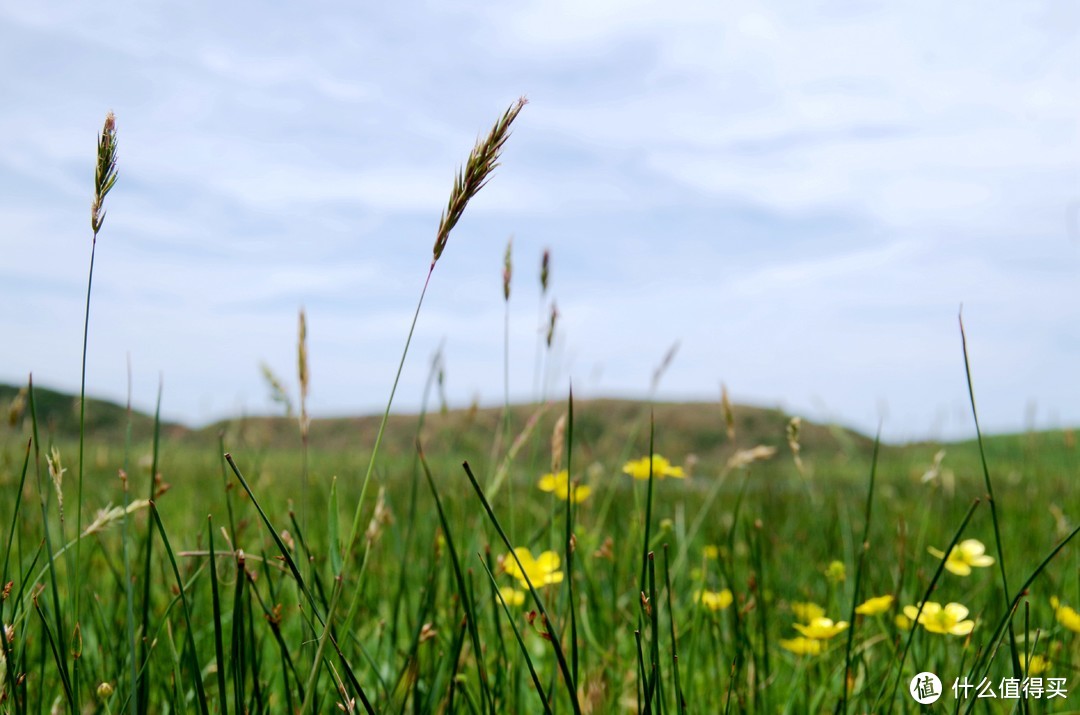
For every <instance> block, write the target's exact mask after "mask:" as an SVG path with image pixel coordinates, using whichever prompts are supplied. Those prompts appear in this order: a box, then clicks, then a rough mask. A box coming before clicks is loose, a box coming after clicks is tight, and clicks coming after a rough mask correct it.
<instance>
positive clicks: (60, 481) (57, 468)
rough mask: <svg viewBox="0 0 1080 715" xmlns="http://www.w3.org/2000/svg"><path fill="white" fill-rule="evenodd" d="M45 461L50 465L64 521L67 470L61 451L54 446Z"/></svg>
mask: <svg viewBox="0 0 1080 715" xmlns="http://www.w3.org/2000/svg"><path fill="white" fill-rule="evenodd" d="M45 461H46V463H47V464H48V465H49V477H50V478H51V479H52V483H53V487H55V488H56V502H57V504H59V505H60V520H61V521H63V520H64V472H66V471H67V468H66V467H64V466H63V464H61V462H60V450H59V449H57V448H56V446H55V445H54V446H53V448H52V449H51V450H49V453H48V454H47V455H45Z"/></svg>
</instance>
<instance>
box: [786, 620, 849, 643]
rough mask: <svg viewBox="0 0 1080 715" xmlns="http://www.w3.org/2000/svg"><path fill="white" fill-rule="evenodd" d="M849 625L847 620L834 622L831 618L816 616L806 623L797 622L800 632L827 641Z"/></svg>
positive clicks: (796, 627) (796, 626)
mask: <svg viewBox="0 0 1080 715" xmlns="http://www.w3.org/2000/svg"><path fill="white" fill-rule="evenodd" d="M847 627H848V624H847V621H840V622H839V623H833V621H832V619H831V618H815V619H814V620H812V621H810V623H809V624H806V625H803V624H802V623H796V624H795V630H797V631H798V632H799V633H802V634H803V635H804V636H806V637H807V638H813V639H814V640H819V641H827V640H829V639H830V638H832V637H833V636H835V635H836V634H837V633H839V632H840V631H842V630H844V629H845V628H847Z"/></svg>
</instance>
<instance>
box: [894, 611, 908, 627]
mask: <svg viewBox="0 0 1080 715" xmlns="http://www.w3.org/2000/svg"><path fill="white" fill-rule="evenodd" d="M893 622H894V623H896V627H897V628H899V629H900V630H902V631H910V630H911V619H910V618H908V617H907V616H905V615H904V614H903V613H897V614H896V618H895V619H893Z"/></svg>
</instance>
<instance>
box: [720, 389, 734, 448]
mask: <svg viewBox="0 0 1080 715" xmlns="http://www.w3.org/2000/svg"><path fill="white" fill-rule="evenodd" d="M720 410H721V411H722V412H723V413H724V427H725V428H726V429H727V436H728V439H730V440H734V439H735V410H734V409H733V408H732V407H731V397H730V396H728V391H727V385H725V384H724V383H720Z"/></svg>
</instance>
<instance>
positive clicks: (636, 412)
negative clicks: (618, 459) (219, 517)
mask: <svg viewBox="0 0 1080 715" xmlns="http://www.w3.org/2000/svg"><path fill="white" fill-rule="evenodd" d="M19 389H20V388H18V387H13V386H10V385H0V411H2V412H0V417H2V419H3V423H4V427H3V429H5V430H6V429H8V428H9V427H8V424H7V422H8V413H9V405H11V403H12V400H13V399H14V398H15V396H16V395H17V394H18V392H19ZM34 396H35V400H36V408H37V415H38V422H39V425H40V426H41V429H42V430H43V431H44V433H45V434H47V435H49V436H50V437H51V438H52V439H64V438H74V437H76V436H77V435H78V428H79V411H78V397H76V396H73V395H70V394H66V393H62V392H57V391H55V390H50V389H47V388H42V387H35V388H34ZM650 409H651V410H652V412H653V414H654V415H655V423H656V450H657V451H658V452H660V453H662V454H670V455H672V456H673V457H675V458H678V459H682V458H683V457H685V456H686V455H689V454H696V455H697V456H698V457H701V458H717V457H720V456H721V455H726V454H730V452H731V449H732V448H733V446H734V447H752V446H755V445H758V444H767V445H773V446H776V447H780V448H784V449H786V448H787V447H786V438H785V431H786V428H787V424H788V422H789V420H790V416H788V415H786V414H784V413H782V412H780V411H779V410H771V409H764V408H760V407H749V406H740V405H736V406H735V407H734V415H735V438H734V442H732V440H731V439H730V438H729V437H728V435H727V430H726V425H725V424H724V418H723V413H722V411H721V409H720V405H719V404H718V403H707V402H690V403H657V404H654V405H651V406H650V405H649V404H648V403H646V402H641V401H632V400H614V399H599V400H583V401H579V402H575V404H574V449H575V454H576V455H578V457H580V458H583V459H594V458H600V457H601V456H608V455H614V456H618V455H622V454H624V453H629V454H638V453H642V454H643V453H644V452H645V451H646V450H647V449H648V444H649V414H650ZM565 411H566V403H565V402H562V401H560V402H555V403H550V404H548V405H546V406H541V405H514V406H512V407H511V410H510V436H509V438H507V439H506V440H504V443H505V442H506V441H512V440H513V439H514V438H515V437H517V436H518V435H519V434H521V432H522V431H523V430H525V429H526V428H527V426H528V425H529V424H530V420H534V422H533V426H532V428H531V429H532V431H533V439H532V440H530V441H529V443H530V444H531V445H536V444H545V445H546V444H547V443H548V440H549V439H550V436H551V431H552V429H553V428H554V425H555V422H556V420H557V419H558V418H559V416H561V415H562V414H563V413H565ZM29 415H30V410H29V405H26V407H25V410H24V414H23V418H22V422H23V425H22V428H23V429H28V424H29ZM86 420H87V431H88V434H92V435H94V436H95V438H97V439H104V440H106V441H112V440H120V439H122V438H123V435H124V431H125V429H126V426H127V423H128V412H127V409H126V408H124V407H122V406H120V405H117V404H114V403H111V402H107V401H103V400H94V399H90V400H88V401H87V410H86ZM379 420H380V417H379V416H376V415H371V416H363V417H339V418H329V419H316V420H314V421H313V422H312V425H311V440H310V441H311V445H312V448H314V449H317V450H320V451H328V452H342V451H356V452H366V451H367V450H369V449H370V448H371V445H372V444H373V443H374V438H375V433H376V431H377V430H378V425H379ZM424 420H425V422H424V428H423V432H422V440H423V443H424V445H425V448H426V449H427V450H428V451H429V452H431V453H435V452H438V451H440V450H446V449H450V448H452V449H453V450H454V451H456V452H458V453H460V454H462V455H463V456H464V457H474V456H478V455H487V454H488V453H489V452H490V450H491V446H492V444H493V441H494V439H495V435H496V433H497V431H498V428H499V425H500V424H501V422H502V409H501V408H482V409H477V408H471V409H470V408H466V409H457V410H449V411H447V412H445V413H439V412H435V413H432V414H429V415H426V416H425V417H424ZM131 422H132V435H133V438H134V439H136V440H142V439H148V438H149V437H150V436H151V435H152V434H153V417H152V416H151V415H147V414H145V413H142V412H138V411H132V413H131ZM419 422H420V417H419V415H391V416H390V421H389V424H388V425H387V431H386V434H385V435H384V437H383V446H382V449H383V450H384V451H385V453H387V454H411V453H412V452H413V450H414V443H415V440H416V435H417V427H418V425H419ZM162 434H163V436H164V437H165V438H167V439H171V440H177V441H181V442H184V443H186V444H190V445H192V446H210V445H216V443H217V440H218V438H219V435H221V434H225V436H226V439H227V443H228V444H232V445H240V444H242V445H249V446H250V445H259V446H263V447H273V448H278V447H280V448H285V449H291V448H295V447H298V446H299V445H300V436H299V430H298V427H297V422H296V420H295V419H290V418H285V417H243V418H238V419H233V420H228V421H223V422H219V423H215V424H213V425H210V426H207V427H203V428H201V429H197V430H191V429H188V428H186V427H184V426H182V425H177V424H170V423H165V424H163V425H162ZM800 442H801V444H802V449H803V452H804V454H806V455H808V456H813V455H815V454H829V455H835V454H837V453H838V452H842V453H849V454H850V453H852V452H857V453H865V452H866V451H867V450H869V448H870V446H871V441H870V440H869V439H867V438H866V437H865V436H863V435H860V434H858V433H856V432H853V431H851V430H848V429H844V428H840V427H831V426H823V425H818V424H814V423H811V422H806V421H804V422H803V423H802V427H801V434H800Z"/></svg>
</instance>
